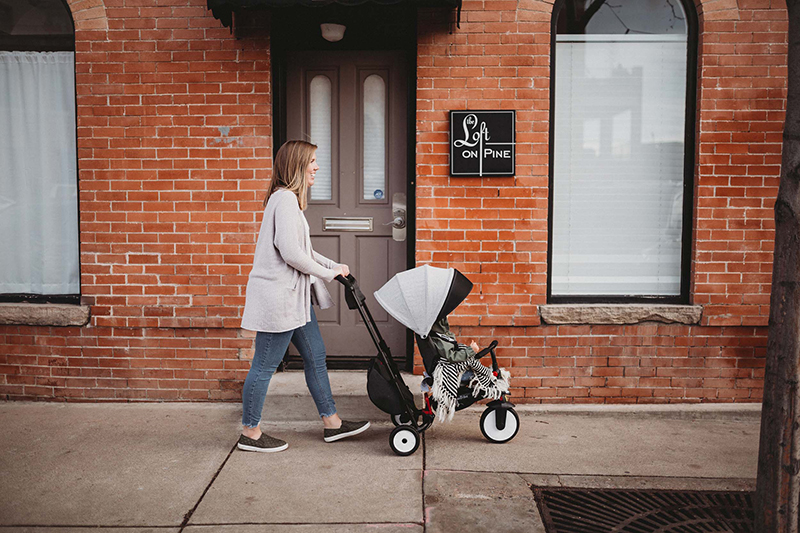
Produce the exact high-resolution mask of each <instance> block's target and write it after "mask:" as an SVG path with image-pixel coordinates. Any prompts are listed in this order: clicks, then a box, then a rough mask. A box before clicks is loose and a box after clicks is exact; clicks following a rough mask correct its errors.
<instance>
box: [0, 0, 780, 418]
mask: <svg viewBox="0 0 800 533" xmlns="http://www.w3.org/2000/svg"><path fill="white" fill-rule="evenodd" d="M778 3H779V2H778V0H772V4H771V3H770V0H738V2H737V1H736V0H710V1H708V2H702V3H698V5H697V11H698V18H699V60H698V96H697V121H696V124H697V137H696V153H697V166H696V172H695V208H694V216H693V221H694V228H693V229H694V242H693V251H692V273H693V276H692V290H691V301H692V303H694V304H700V305H702V306H703V318H702V320H701V323H700V324H699V325H696V326H684V325H666V324H657V323H653V322H649V323H643V324H640V325H629V326H588V325H587V326H554V325H544V324H540V319H539V311H538V306H540V305H542V304H545V303H546V285H547V239H548V230H547V227H548V165H549V155H548V152H549V133H548V132H549V119H550V111H549V109H550V104H551V100H550V89H549V87H550V43H551V35H550V29H551V14H552V8H553V5H552V4H550V3H547V2H543V1H539V0H519V1H518V2H517V1H513V0H486V1H472V0H465V2H464V6H463V11H462V15H461V27H460V28H459V29H456V30H455V31H452V32H451V31H450V29H451V28H450V27H447V26H446V25H444V26H443V25H442V23H441V21H442V18H441V16H436V17H433V16H430V15H431V14H430V13H427V12H424V11H423V12H421V13H420V16H419V27H418V58H417V112H416V124H417V135H416V154H417V155H416V157H417V167H416V171H417V172H416V174H417V185H416V199H417V211H416V224H417V231H416V261H417V263H418V264H420V263H431V264H434V265H436V266H454V267H456V268H458V269H459V270H461V271H462V272H464V273H465V274H467V275H468V277H470V279H472V280H473V281H474V282H475V283H476V287H475V290H474V291H473V293H472V296H470V298H469V299H468V300H467V302H465V304H463V305H462V306H461V307H460V308H459V311H458V313H457V314H456V315H455V316H454V318H453V323H454V324H456V325H458V326H460V330H461V331H460V334H461V335H462V336H465V337H469V338H476V339H478V341H479V343H481V344H485V343H486V342H487V341H488V340H490V339H492V338H497V339H498V340H499V341H500V348H498V355H499V356H500V358H501V363H502V364H503V365H504V366H506V367H507V368H509V369H510V370H511V371H512V375H513V376H514V377H515V379H514V385H515V389H514V390H513V391H512V392H513V393H514V396H515V400H516V401H520V400H521V398H525V399H526V400H527V401H531V402H539V401H542V402H557V401H565V402H598V403H602V402H651V403H653V402H690V401H715V402H728V401H758V400H759V399H760V396H761V387H762V377H763V363H764V361H763V357H764V352H765V345H766V324H767V316H768V307H769V292H770V285H769V283H770V275H771V269H772V243H773V240H772V239H773V221H772V216H773V213H772V205H773V203H774V198H775V196H776V194H777V185H778V180H779V167H780V152H781V133H782V127H783V110H784V106H785V93H786V50H787V43H786V30H787V22H786V10H785V7H783V6H781V5H777V4H778ZM69 4H70V6H71V9H72V11H73V18H74V20H75V27H76V31H75V37H76V69H77V77H76V81H77V105H78V107H77V113H78V152H79V153H78V156H79V172H80V175H79V189H80V192H79V197H80V204H79V211H80V220H81V223H80V245H81V286H82V291H81V292H82V297H83V299H84V302H85V303H87V304H89V305H91V313H92V318H91V320H90V322H89V324H88V325H87V326H85V327H32V326H0V395H2V397H5V398H10V399H69V400H79V399H83V400H93V399H118V400H121V399H144V400H162V399H164V400H220V399H222V400H239V399H240V398H241V392H240V390H241V385H242V382H243V380H244V377H245V374H246V372H247V369H248V368H249V357H250V355H249V354H250V353H251V351H252V344H253V340H252V335H251V334H249V333H247V332H244V331H241V330H240V329H239V328H238V326H239V322H240V315H241V311H242V308H243V305H244V290H245V285H246V282H247V275H248V273H249V270H250V266H251V262H252V254H253V251H254V248H255V239H256V236H257V231H258V225H259V222H260V217H261V200H262V199H263V193H264V190H265V187H266V184H267V182H268V177H269V171H270V168H271V153H272V149H273V147H272V120H271V115H272V92H271V80H270V52H269V50H270V43H269V39H268V37H267V36H265V37H263V38H258V39H256V38H246V39H238V40H237V39H236V38H235V37H234V36H233V35H232V34H231V32H230V30H229V29H227V28H224V27H222V26H221V24H220V22H219V21H218V20H216V19H214V18H213V16H212V15H211V13H210V12H209V11H207V10H206V6H205V0H69ZM773 4H774V5H773ZM467 108H468V109H481V108H484V109H504V108H506V109H516V110H517V122H516V127H517V130H516V134H517V143H518V145H517V164H516V172H517V174H516V176H515V177H512V178H487V179H481V178H450V177H449V168H448V144H447V143H448V133H447V130H448V111H449V110H451V109H467ZM457 333H459V332H458V331H457Z"/></svg>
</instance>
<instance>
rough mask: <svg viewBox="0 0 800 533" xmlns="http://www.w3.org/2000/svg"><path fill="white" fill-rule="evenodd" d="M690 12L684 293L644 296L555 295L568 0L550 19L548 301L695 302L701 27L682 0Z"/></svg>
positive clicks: (558, 0) (559, 3)
mask: <svg viewBox="0 0 800 533" xmlns="http://www.w3.org/2000/svg"><path fill="white" fill-rule="evenodd" d="M678 1H679V2H681V5H682V6H683V9H684V12H685V13H686V32H687V41H686V55H687V57H686V106H685V108H686V116H685V124H684V160H683V174H684V178H683V217H682V219H683V228H682V233H681V241H682V242H681V285H680V287H681V292H680V295H670V296H642V295H635V294H631V295H624V296H623V295H585V296H575V295H566V296H565V295H553V292H552V276H553V185H554V172H553V168H554V161H555V112H556V110H555V97H556V94H555V90H556V76H555V73H556V60H557V59H556V35H557V22H558V15H559V14H560V13H561V10H562V9H563V8H564V6H565V4H566V3H567V0H556V2H555V4H554V5H553V13H552V16H551V19H550V113H549V120H550V124H549V135H550V137H549V143H548V158H549V161H548V162H549V165H548V211H547V214H548V216H547V303H548V304H569V303H587V304H592V303H609V304H620V303H648V302H652V303H658V304H689V303H690V301H691V292H690V291H691V280H692V269H691V266H692V249H693V246H692V245H693V241H692V239H693V234H694V231H693V230H694V227H693V222H694V181H695V179H694V173H695V168H696V161H695V154H696V150H697V147H696V139H697V128H698V124H697V123H696V116H697V102H698V100H699V99H698V95H697V87H698V76H699V72H698V68H697V67H698V63H699V61H698V42H699V27H698V22H697V10H696V8H695V6H694V3H693V2H691V1H687V0H678Z"/></svg>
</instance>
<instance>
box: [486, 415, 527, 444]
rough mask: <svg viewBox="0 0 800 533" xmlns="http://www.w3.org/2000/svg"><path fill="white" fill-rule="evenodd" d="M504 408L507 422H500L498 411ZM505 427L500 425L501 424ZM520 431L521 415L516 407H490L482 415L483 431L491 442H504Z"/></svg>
mask: <svg viewBox="0 0 800 533" xmlns="http://www.w3.org/2000/svg"><path fill="white" fill-rule="evenodd" d="M501 409H503V410H504V411H505V412H506V417H505V424H504V425H503V424H499V423H498V422H500V421H499V420H498V418H499V417H498V412H499V411H500V410H501ZM501 425H502V426H503V427H499V426H501ZM517 431H519V415H517V412H516V411H514V409H511V408H502V407H497V406H493V407H488V408H487V409H486V410H485V411H484V412H483V415H481V433H483V436H484V437H486V440H488V441H489V442H494V443H496V444H502V443H504V442H508V441H510V440H511V439H513V438H514V437H516V436H517Z"/></svg>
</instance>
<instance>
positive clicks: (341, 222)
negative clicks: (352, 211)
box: [322, 217, 372, 231]
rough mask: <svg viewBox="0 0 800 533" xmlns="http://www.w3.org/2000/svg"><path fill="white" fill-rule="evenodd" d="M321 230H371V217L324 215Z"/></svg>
mask: <svg viewBox="0 0 800 533" xmlns="http://www.w3.org/2000/svg"><path fill="white" fill-rule="evenodd" d="M322 230H323V231H372V217H324V218H323V219H322Z"/></svg>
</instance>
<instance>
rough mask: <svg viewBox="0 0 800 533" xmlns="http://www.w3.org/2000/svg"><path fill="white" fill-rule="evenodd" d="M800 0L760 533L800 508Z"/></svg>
mask: <svg viewBox="0 0 800 533" xmlns="http://www.w3.org/2000/svg"><path fill="white" fill-rule="evenodd" d="M798 4H800V0H788V1H787V8H788V12H789V56H788V67H789V69H788V96H787V100H786V123H785V125H784V132H783V154H782V159H781V180H780V186H779V189H778V199H777V201H776V202H775V252H774V262H773V268H772V294H771V301H770V312H769V333H768V339H767V362H766V370H765V375H764V401H763V406H762V411H761V437H760V442H759V450H758V481H757V484H756V501H755V506H756V523H755V530H756V533H778V532H780V533H785V532H790V531H791V532H797V531H798V527H799V526H800V522H798V518H799V515H798V506H800V390H798V386H799V385H800V50H799V49H798V47H800V5H798Z"/></svg>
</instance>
